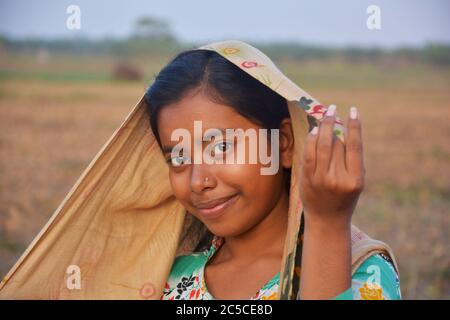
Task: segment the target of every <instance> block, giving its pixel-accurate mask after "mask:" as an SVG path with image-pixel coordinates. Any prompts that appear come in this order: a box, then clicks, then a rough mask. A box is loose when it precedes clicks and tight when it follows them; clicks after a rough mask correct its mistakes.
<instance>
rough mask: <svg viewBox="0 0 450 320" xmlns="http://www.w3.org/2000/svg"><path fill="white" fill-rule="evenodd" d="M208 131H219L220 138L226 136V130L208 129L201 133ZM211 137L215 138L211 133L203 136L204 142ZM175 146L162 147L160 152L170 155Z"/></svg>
mask: <svg viewBox="0 0 450 320" xmlns="http://www.w3.org/2000/svg"><path fill="white" fill-rule="evenodd" d="M209 129H217V130H219V131H220V132H221V133H222V136H223V137H225V136H226V130H227V129H226V128H208V129H205V130H203V131H207V130H209ZM229 129H232V130H235V129H234V128H229ZM213 136H215V135H214V134H213V132H211V133H208V134H204V135H203V139H204V140H207V139H209V138H211V137H213ZM202 142H203V143H205V142H209V141H202ZM174 147H175V146H173V147H172V146H166V145H163V146H162V152H163V154H167V153H171V152H172V149H173V148H174Z"/></svg>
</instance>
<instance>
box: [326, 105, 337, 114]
mask: <svg viewBox="0 0 450 320" xmlns="http://www.w3.org/2000/svg"><path fill="white" fill-rule="evenodd" d="M335 113H336V105H334V104H330V106H329V107H328V110H327V116H329V117H332V116H334V114H335Z"/></svg>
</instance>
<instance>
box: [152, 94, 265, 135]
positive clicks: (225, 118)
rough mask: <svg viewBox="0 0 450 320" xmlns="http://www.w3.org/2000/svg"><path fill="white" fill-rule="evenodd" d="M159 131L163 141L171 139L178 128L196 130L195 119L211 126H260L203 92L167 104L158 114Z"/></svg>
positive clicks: (203, 124)
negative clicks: (209, 97)
mask: <svg viewBox="0 0 450 320" xmlns="http://www.w3.org/2000/svg"><path fill="white" fill-rule="evenodd" d="M157 121H158V131H159V135H160V138H161V141H166V142H168V141H170V137H171V134H172V132H173V131H174V130H176V129H180V128H183V129H187V130H189V131H191V132H193V130H194V121H202V127H203V129H204V130H205V129H209V128H242V129H244V130H245V129H248V128H260V127H259V126H258V125H257V124H255V123H253V122H251V121H250V120H249V119H247V118H245V117H244V116H242V115H241V114H239V113H238V112H237V111H235V110H234V109H233V108H232V107H230V106H227V105H223V104H218V103H216V102H213V101H211V100H210V99H208V98H207V97H205V96H204V95H203V94H201V93H200V94H196V95H193V96H186V97H185V98H183V99H182V100H180V101H179V102H177V103H174V104H171V105H168V106H165V107H164V108H163V109H162V110H161V111H160V112H159V114H158V119H157Z"/></svg>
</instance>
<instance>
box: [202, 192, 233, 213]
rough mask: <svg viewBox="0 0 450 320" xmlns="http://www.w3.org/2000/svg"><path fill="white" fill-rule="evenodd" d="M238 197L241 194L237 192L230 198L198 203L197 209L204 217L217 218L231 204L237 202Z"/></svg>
mask: <svg viewBox="0 0 450 320" xmlns="http://www.w3.org/2000/svg"><path fill="white" fill-rule="evenodd" d="M238 197H239V194H238V193H236V194H234V195H233V196H230V197H228V198H223V199H220V200H217V201H211V203H210V204H208V203H207V204H204V205H198V206H197V209H198V211H200V213H201V214H202V215H203V216H204V217H206V218H215V217H218V216H219V215H222V213H224V212H225V209H227V208H228V207H229V206H231V205H232V204H233V203H235V202H236V200H237V198H238Z"/></svg>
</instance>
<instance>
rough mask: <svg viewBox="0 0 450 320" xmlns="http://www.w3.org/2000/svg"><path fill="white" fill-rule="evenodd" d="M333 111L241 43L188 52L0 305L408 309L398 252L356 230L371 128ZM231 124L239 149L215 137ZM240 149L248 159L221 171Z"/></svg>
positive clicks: (98, 161) (2, 285) (30, 253)
mask: <svg viewBox="0 0 450 320" xmlns="http://www.w3.org/2000/svg"><path fill="white" fill-rule="evenodd" d="M326 111H327V108H325V107H324V106H322V105H320V104H319V103H318V102H317V101H316V100H315V99H314V98H312V97H311V96H309V95H308V94H307V93H306V92H304V91H303V90H302V89H301V88H299V87H298V86H297V85H295V84H294V83H293V82H292V81H290V80H289V79H288V78H287V77H286V76H284V75H283V74H282V73H281V72H280V71H279V70H278V69H277V68H276V66H275V65H274V64H273V62H272V61H271V60H270V59H269V58H268V57H267V56H265V55H264V54H263V53H261V52H260V51H259V50H257V49H256V48H254V47H252V46H250V45H248V44H246V43H244V42H240V41H224V42H220V43H213V44H210V45H207V46H204V47H200V48H198V50H190V51H187V52H183V53H181V54H179V55H178V56H177V57H176V58H175V59H174V60H173V61H171V62H170V63H169V64H168V65H167V66H166V67H165V68H164V69H163V70H161V72H160V73H159V75H158V76H157V77H156V79H155V82H154V83H153V85H152V86H151V87H150V88H149V89H148V91H147V92H146V94H145V96H144V97H143V98H142V99H141V100H140V101H139V103H138V104H137V105H136V106H135V107H134V108H133V109H132V110H131V112H130V113H129V115H128V116H127V118H126V119H125V121H124V122H123V123H122V124H121V126H120V127H119V128H118V129H117V130H116V131H115V132H114V134H113V135H112V136H111V137H110V139H109V140H108V141H107V142H106V143H105V145H104V146H103V147H102V148H101V150H100V151H99V152H98V154H97V155H96V156H95V157H94V159H93V160H92V162H91V163H90V164H89V166H88V167H87V168H86V170H85V171H84V172H83V173H82V175H81V176H80V178H79V179H78V180H77V181H76V183H75V185H74V186H73V187H72V189H71V190H70V192H69V193H68V194H67V196H66V197H65V199H64V200H63V202H62V203H61V204H60V205H59V207H58V208H57V209H56V211H55V212H54V214H53V215H52V217H51V218H50V220H49V221H48V223H47V224H46V225H45V226H44V228H43V229H42V230H41V232H40V233H39V234H38V236H37V237H36V238H35V239H34V240H33V242H32V243H31V244H30V246H29V247H28V248H27V249H26V251H25V253H24V254H23V255H22V257H20V259H19V260H18V262H17V263H16V264H15V265H14V267H13V268H12V269H11V270H10V271H9V272H8V274H7V275H6V276H5V277H4V278H3V279H2V281H1V282H0V298H1V299H5V298H6V299H11V298H12V299H333V298H336V299H352V298H354V299H360V298H361V299H398V298H400V291H399V281H398V274H397V272H398V268H397V265H396V262H395V258H394V254H393V253H392V250H391V249H390V248H389V247H388V246H387V245H386V244H384V243H382V242H380V241H376V240H374V239H371V238H369V237H368V236H367V235H365V234H364V233H362V232H360V231H359V230H358V229H356V228H355V227H354V226H352V225H351V217H352V214H353V212H354V210H355V207H356V203H357V200H358V197H359V194H360V193H361V191H362V189H363V185H364V165H363V157H362V141H361V123H360V121H361V120H360V119H359V116H358V114H357V111H356V109H353V112H351V113H350V117H349V118H348V119H347V125H346V131H347V132H345V139H344V132H343V128H344V127H343V123H342V122H341V121H340V120H339V118H338V117H337V116H336V115H335V114H334V111H335V109H334V107H331V106H330V108H329V109H328V111H329V112H327V114H326ZM149 120H150V123H149ZM199 122H200V124H201V127H202V128H204V129H205V130H206V131H205V133H204V135H201V138H198V137H197V135H196V129H197V125H198V123H199ZM226 129H237V130H236V132H239V129H240V130H242V131H243V132H245V134H244V135H243V137H244V138H242V135H241V136H239V135H236V136H232V137H231V138H230V136H229V135H225V138H224V137H223V136H220V135H218V134H217V133H218V132H219V133H221V132H223V130H225V131H227V130H226ZM264 130H267V131H264ZM180 132H181V134H180V135H179V136H180V137H183V139H179V140H181V141H178V140H177V139H173V138H174V137H176V136H177V134H179V133H180ZM256 132H258V133H268V134H267V135H264V134H261V135H260V134H254V135H252V133H256ZM247 133H248V137H247V136H246V134H247ZM208 134H210V135H211V136H210V137H209V138H207V135H208ZM192 137H194V138H193V139H192ZM247 138H248V140H249V141H250V142H251V143H249V144H247V143H246V141H247ZM253 138H255V139H256V140H255V139H253ZM269 141H270V143H269ZM273 141H275V143H273ZM177 142H178V144H175V143H177ZM189 142H194V144H193V147H194V148H193V149H194V152H193V153H191V148H189ZM344 142H345V144H344ZM254 146H258V148H257V149H258V151H259V153H258V156H259V157H257V161H255V162H254V161H249V160H251V158H252V156H254V155H255V153H254V152H253V151H252V148H253V147H254ZM198 150H200V153H201V154H200V156H201V157H200V158H201V160H202V159H203V156H205V157H204V158H205V160H207V161H205V162H203V161H196V160H197V154H198V153H199V152H197V151H198ZM240 150H241V151H242V150H243V151H244V152H243V154H244V155H245V156H244V160H245V161H242V163H241V162H239V161H237V163H236V162H233V161H231V163H220V161H218V160H220V159H221V158H223V157H225V158H226V159H227V160H228V159H229V158H230V159H232V158H233V157H234V156H235V155H237V156H238V158H239V154H240ZM261 150H263V151H264V150H265V152H260V151H261ZM174 151H176V152H174ZM203 151H209V152H203ZM247 155H248V159H247ZM267 155H269V156H268V157H266V156H267ZM192 158H193V159H192ZM267 159H269V160H270V161H266V160H267ZM192 160H193V161H192ZM209 160H214V161H212V162H209ZM272 160H273V161H272ZM272 167H273V168H275V169H277V170H275V171H274V172H270V174H262V172H264V173H266V171H267V170H265V169H270V168H272ZM280 267H281V268H280ZM300 271H301V272H300Z"/></svg>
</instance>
